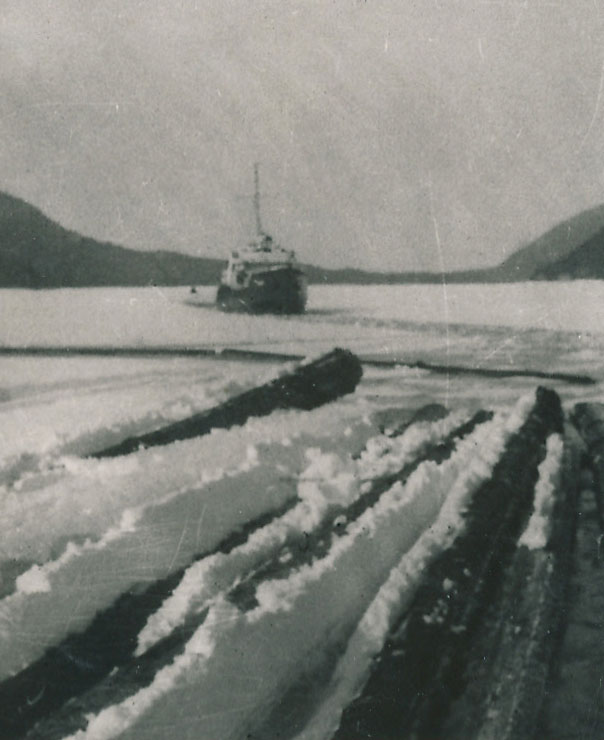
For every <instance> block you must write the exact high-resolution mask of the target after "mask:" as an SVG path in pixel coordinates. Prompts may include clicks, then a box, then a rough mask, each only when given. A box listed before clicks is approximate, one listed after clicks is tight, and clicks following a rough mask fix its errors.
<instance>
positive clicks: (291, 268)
mask: <svg viewBox="0 0 604 740" xmlns="http://www.w3.org/2000/svg"><path fill="white" fill-rule="evenodd" d="M254 213H255V216H256V236H255V238H254V239H252V240H251V241H250V242H249V243H248V244H247V246H245V247H243V248H240V249H235V250H233V251H232V252H231V255H230V257H229V261H228V264H227V266H226V269H225V270H224V272H223V273H222V275H221V277H220V283H219V285H218V290H217V291H216V304H217V305H218V308H220V309H221V310H222V311H239V312H244V313H271V314H299V313H304V310H305V308H306V299H307V281H306V276H305V274H304V271H303V270H302V268H301V267H300V266H299V264H298V262H297V260H296V255H295V252H294V251H293V250H291V249H284V248H283V247H281V246H280V245H278V244H276V243H275V242H274V241H273V238H272V237H271V236H270V234H268V233H267V232H266V231H264V229H263V227H262V222H261V220H260V184H259V175H258V165H255V166H254Z"/></svg>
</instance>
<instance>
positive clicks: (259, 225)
mask: <svg viewBox="0 0 604 740" xmlns="http://www.w3.org/2000/svg"><path fill="white" fill-rule="evenodd" d="M254 213H255V214H256V231H257V232H258V236H264V232H263V231H262V222H261V221H260V176H259V174H258V162H256V163H255V164H254Z"/></svg>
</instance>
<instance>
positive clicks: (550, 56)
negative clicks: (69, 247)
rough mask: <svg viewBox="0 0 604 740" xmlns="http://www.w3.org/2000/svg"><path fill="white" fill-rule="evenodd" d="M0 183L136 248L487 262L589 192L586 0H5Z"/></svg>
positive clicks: (597, 186) (590, 19) (593, 172)
mask: <svg viewBox="0 0 604 740" xmlns="http://www.w3.org/2000/svg"><path fill="white" fill-rule="evenodd" d="M0 31H1V33H0V79H1V82H2V93H1V96H0V189H1V190H5V191H8V192H10V193H12V194H14V195H18V196H20V197H22V198H25V199H26V200H28V201H30V202H31V203H33V204H35V205H37V206H38V207H40V208H41V209H42V210H43V211H44V212H45V213H47V214H48V215H49V216H51V217H53V218H55V219H56V220H58V221H59V222H61V223H62V224H64V225H65V226H68V227H70V228H74V229H76V230H78V231H80V232H82V233H85V234H89V235H92V236H94V237H97V238H100V239H105V240H111V241H115V242H117V243H121V244H124V245H127V246H132V247H137V248H142V249H158V248H166V249H177V250H181V251H185V252H189V253H192V254H197V255H211V256H226V255H227V253H228V251H229V250H230V249H231V248H233V247H235V246H236V245H237V244H238V243H240V242H241V241H246V240H247V238H248V236H250V235H252V234H253V231H254V220H253V212H252V208H251V198H250V196H251V193H252V190H253V170H252V167H253V163H254V162H255V161H258V162H260V165H261V180H262V191H263V203H262V210H263V220H264V222H265V226H266V229H267V230H268V231H270V232H271V233H272V234H273V236H274V237H275V238H277V239H278V240H279V241H280V242H281V243H282V244H284V246H289V247H292V248H295V249H296V250H297V252H298V254H299V257H300V258H301V259H302V260H303V261H306V262H314V263H318V264H323V265H328V266H342V265H352V266H359V267H368V268H376V269H380V268H381V269H395V270H407V269H424V268H428V269H439V268H441V267H442V266H445V267H447V268H456V267H466V266H481V265H489V264H495V263H498V262H499V261H501V259H503V258H504V257H505V256H507V255H508V254H509V253H510V252H512V251H513V250H514V249H516V248H518V247H519V246H521V245H522V244H523V243H525V242H526V241H528V240H530V239H531V238H534V237H536V236H539V235H540V234H541V233H542V232H543V231H544V230H546V229H547V228H549V227H551V226H553V225H554V224H555V223H557V222H559V221H561V220H563V219H565V218H567V217H569V216H571V215H574V214H575V213H577V212H579V211H580V210H583V209H585V208H587V207H589V206H593V205H596V204H600V203H602V202H604V156H603V155H604V125H603V124H604V89H603V86H604V66H603V65H604V3H602V2H600V0H573V1H572V2H568V0H567V2H558V0H549V1H548V2H546V1H545V0H531V1H530V2H520V1H518V2H516V1H514V2H509V1H508V0H500V1H497V0H491V1H488V0H484V1H481V0H442V1H440V2H436V1H432V2H430V0H423V1H422V2H412V1H411V0H320V1H313V0H297V1H294V0H270V1H269V0H237V2H235V1H234V0H197V1H195V0H180V1H178V0H171V1H170V2H169V1H168V0H163V1H161V2H160V0H95V2H94V3H85V2H82V0H52V1H51V0H1V2H0Z"/></svg>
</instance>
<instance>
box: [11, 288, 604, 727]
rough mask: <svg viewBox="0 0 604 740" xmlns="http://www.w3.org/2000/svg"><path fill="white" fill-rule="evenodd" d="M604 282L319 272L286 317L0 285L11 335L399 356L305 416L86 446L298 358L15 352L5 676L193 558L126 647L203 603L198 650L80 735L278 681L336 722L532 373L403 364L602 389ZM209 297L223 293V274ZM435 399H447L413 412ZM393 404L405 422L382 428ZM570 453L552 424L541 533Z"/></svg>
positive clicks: (244, 711)
mask: <svg viewBox="0 0 604 740" xmlns="http://www.w3.org/2000/svg"><path fill="white" fill-rule="evenodd" d="M603 293H604V288H602V285H601V284H600V283H583V284H560V283H557V284H555V285H550V284H547V283H538V284H526V285H524V284H522V285H502V286H487V287H486V288H485V287H483V286H448V287H447V291H446V294H445V293H443V290H442V287H441V286H421V287H418V286H402V287H385V286H379V287H358V286H354V288H352V287H348V286H342V287H329V288H328V287H320V288H311V292H310V304H309V312H308V314H307V315H305V316H301V317H284V318H279V317H269V316H259V317H254V316H232V315H224V314H220V313H217V312H216V311H214V310H213V309H212V308H211V307H210V306H208V305H190V304H188V303H187V300H188V299H189V296H188V295H187V293H186V291H185V290H177V289H169V290H163V289H162V290H159V289H135V290H129V289H91V290H60V291H32V292H29V291H19V290H18V291H0V316H2V319H1V320H0V345H4V346H12V347H15V346H42V345H44V346H60V345H62V346H64V345H67V346H72V347H78V346H88V347H93V346H98V347H111V346H115V347H153V346H155V347H162V348H170V347H172V348H182V347H199V348H216V349H219V348H220V347H236V348H252V349H256V350H261V351H271V352H282V353H292V354H297V355H302V356H307V357H308V356H316V355H317V354H320V353H322V352H323V351H327V350H330V349H332V348H333V347H334V346H344V347H346V348H350V349H352V350H353V351H355V352H357V353H359V354H361V355H363V356H365V357H372V358H385V359H396V360H398V361H400V362H401V363H402V364H401V365H400V366H399V367H393V368H377V367H370V366H367V367H366V368H365V373H364V377H363V380H362V382H361V384H360V385H359V387H358V389H357V391H356V393H354V394H352V395H350V396H346V397H344V398H342V399H340V400H338V401H337V402H334V403H331V404H329V405H328V406H325V407H323V408H320V409H316V410H314V411H311V412H301V411H278V412H275V413H273V414H272V415H271V416H269V417H265V418H258V419H250V420H249V421H248V422H247V423H246V424H245V425H243V426H240V427H234V428H232V429H230V430H216V431H214V432H213V433H212V434H209V435H207V436H205V437H203V438H199V439H193V440H187V441H183V442H177V443H174V444H171V445H167V446H166V447H160V448H153V449H149V450H140V451H138V452H136V453H133V454H131V455H128V456H125V457H122V458H115V459H108V460H94V459H86V458H85V455H86V454H88V453H90V452H93V451H94V450H96V449H99V448H100V447H102V446H104V445H108V444H113V443H115V442H117V441H119V440H120V439H122V438H123V437H126V436H128V435H130V434H134V433H144V432H146V431H150V430H152V429H154V428H157V427H159V426H161V425H162V424H165V423H169V422H171V421H174V420H176V419H179V418H184V417H186V416H188V415H190V414H192V413H196V412H198V411H200V410H203V409H205V408H208V407H209V406H211V405H213V404H215V403H219V402H221V401H222V400H224V399H225V398H227V397H229V396H231V395H233V394H234V393H238V392H240V391H241V390H243V389H245V388H249V387H252V386H253V385H256V384H258V383H262V382H265V381H266V379H267V378H268V377H269V376H274V375H276V374H278V373H279V372H282V371H283V367H282V366H281V365H279V364H278V363H276V362H273V363H269V364H268V366H267V365H259V364H254V363H253V362H251V361H247V362H234V361H225V360H224V359H220V358H191V357H169V356H162V357H147V358H141V357H138V358H134V357H111V356H103V357H94V356H89V357H83V356H77V355H74V356H65V357H44V356H17V355H14V356H3V357H1V358H0V577H1V579H2V580H1V581H0V635H1V636H2V640H1V641H0V680H4V679H7V678H8V677H10V676H12V675H15V674H16V673H18V672H19V671H20V670H22V669H23V668H25V667H26V666H28V665H31V664H32V663H33V662H34V661H36V660H38V659H39V658H40V657H41V656H42V655H43V654H44V652H45V651H46V650H47V649H48V648H50V647H52V646H54V645H57V644H59V643H60V642H61V640H63V639H65V638H66V637H67V636H68V635H70V634H73V633H77V632H81V631H84V630H86V629H88V628H89V627H90V625H91V623H92V622H93V620H94V617H95V615H97V614H98V613H100V612H102V611H103V610H104V609H107V608H108V607H110V606H111V604H113V603H114V602H115V600H116V599H117V598H118V597H119V596H120V595H121V594H123V593H126V592H129V591H131V590H136V589H141V588H143V587H145V586H146V585H148V584H152V583H154V582H155V581H157V580H158V579H161V578H164V577H166V576H168V575H170V574H174V573H177V572H179V571H182V577H181V578H180V580H179V582H178V583H177V584H176V585H175V587H174V589H173V590H172V592H171V593H170V594H169V595H167V597H166V598H165V600H164V601H163V603H162V604H161V605H160V606H159V607H158V608H157V609H156V610H154V611H153V613H151V614H150V615H149V616H148V619H147V620H146V624H145V625H144V626H143V627H142V629H141V630H140V631H139V633H138V635H137V636H136V642H135V645H134V646H133V655H132V659H133V660H134V659H136V656H139V657H143V656H145V655H147V654H148V653H149V651H150V650H151V649H154V648H157V646H158V644H160V642H161V640H162V639H164V638H166V637H168V636H170V635H172V634H174V633H175V631H176V630H178V629H179V628H181V627H182V625H183V624H185V623H186V622H187V620H189V619H190V618H192V617H194V618H195V619H199V620H200V623H199V626H198V627H197V628H196V629H195V631H194V632H193V634H192V635H191V636H190V637H189V639H187V640H186V642H185V643H184V645H183V648H182V651H181V652H180V653H179V654H177V655H176V656H174V657H173V658H172V659H171V660H170V661H169V662H167V663H166V664H165V665H163V666H161V667H160V668H158V670H157V671H156V672H155V674H154V675H153V676H152V677H151V678H150V679H149V682H148V684H147V685H145V686H143V687H140V686H138V687H133V688H132V691H130V692H129V693H128V691H126V692H125V696H123V695H122V696H120V698H119V700H117V699H116V700H115V701H112V699H111V694H110V693H109V694H108V697H107V701H106V703H105V704H104V705H103V706H102V707H101V708H97V709H95V711H92V712H88V713H87V715H88V716H87V719H86V720H85V721H84V722H83V724H82V723H81V724H80V728H81V729H80V730H78V731H73V730H67V729H66V730H65V736H67V735H71V736H73V737H76V738H83V737H86V738H110V737H117V736H120V737H131V738H153V737H157V738H163V737H165V731H166V728H167V727H169V728H170V734H173V735H174V736H178V737H182V738H187V737H188V738H191V739H192V740H198V739H201V738H217V737H221V738H227V737H245V735H246V733H247V732H253V731H257V730H258V729H259V728H265V730H266V728H273V729H274V728H275V727H276V726H277V725H275V724H271V723H274V722H276V721H277V720H275V716H276V715H275V712H277V708H278V707H280V709H279V711H281V710H283V711H285V710H284V709H283V706H282V705H281V702H285V705H284V706H285V708H286V709H287V711H289V712H290V715H291V722H292V724H291V728H290V735H291V736H292V737H293V736H296V737H297V738H299V740H302V738H313V739H314V740H319V739H320V738H329V737H331V734H332V733H333V731H334V729H335V728H336V727H337V723H338V720H339V716H340V714H341V712H342V710H343V708H344V707H345V706H346V705H347V704H348V703H349V702H350V701H352V700H353V699H354V697H355V696H357V695H358V693H359V691H360V690H361V688H362V686H363V683H364V681H365V680H366V677H367V672H368V669H369V666H370V663H371V660H372V659H373V657H374V656H375V655H376V654H377V653H378V652H379V650H380V649H381V646H382V644H383V642H384V639H385V637H386V634H387V632H388V629H389V628H390V626H391V625H392V623H393V622H394V621H395V620H396V619H397V618H398V616H399V615H400V614H401V613H402V612H403V611H404V609H405V606H406V604H408V603H409V600H410V599H411V597H412V594H413V592H414V589H415V587H416V585H417V583H418V581H419V579H420V578H421V573H422V570H423V569H424V568H425V566H426V563H427V562H429V560H430V559H431V558H433V557H434V556H435V555H436V554H437V553H438V552H440V551H442V549H443V548H445V547H447V544H448V543H449V542H450V541H451V538H452V537H453V536H454V535H455V533H456V532H459V531H460V530H461V528H463V517H462V512H463V510H464V506H465V505H466V504H467V501H468V500H469V498H470V497H471V496H472V493H473V491H474V490H475V489H476V487H477V486H478V485H479V484H480V482H481V481H482V480H485V479H486V478H488V476H489V475H490V473H491V470H492V468H493V466H494V465H495V464H496V462H497V460H498V458H499V456H500V454H501V451H502V449H503V447H504V446H505V443H506V440H507V439H508V438H509V437H510V435H511V434H513V433H514V430H516V429H517V428H518V426H519V425H520V424H521V423H522V421H523V420H524V418H525V417H526V414H527V413H528V410H529V408H530V406H531V404H532V402H533V399H534V393H533V391H534V388H535V386H536V385H537V381H535V380H534V379H531V378H530V377H522V378H512V379H509V380H506V381H505V382H502V381H498V380H496V379H492V378H481V377H479V376H476V377H473V376H454V375H450V376H447V375H437V374H433V373H430V372H427V371H425V370H421V371H419V370H414V369H410V368H407V367H405V366H404V361H405V360H406V361H408V362H413V361H416V360H418V359H422V360H425V361H430V362H437V363H447V362H450V363H452V364H460V365H466V366H474V367H476V366H477V367H505V368H507V369H510V368H518V369H525V368H527V367H528V368H531V369H533V370H542V371H546V370H548V371H549V370H558V371H565V372H577V373H589V374H592V375H593V376H594V377H595V379H596V381H597V382H596V384H595V385H594V386H590V387H589V388H581V389H578V388H576V387H573V386H571V385H565V384H564V383H562V382H559V383H554V384H553V385H554V386H555V388H556V390H557V391H558V392H559V393H560V395H561V397H562V399H563V401H565V402H567V403H571V402H573V401H574V400H575V399H577V398H578V397H581V398H583V399H585V398H597V399H601V398H602V385H601V384H602V379H603V377H604V376H603V371H602V367H604V363H603V362H602V360H603V359H604V338H603V335H602V334H601V327H602V326H603V325H604V323H603V322H602V311H603V309H602V306H604V301H603V299H604V295H603ZM197 295H198V297H200V300H201V301H204V300H205V301H206V302H208V301H210V300H211V297H212V296H211V291H210V290H209V289H207V290H206V289H202V290H200V291H198V294H197ZM578 296H580V299H579V297H578ZM445 309H446V310H445ZM446 317H448V321H449V324H448V325H447V326H446V327H445V325H444V320H445V318H446ZM519 398H520V399H522V400H520V401H519V402H518V399H519ZM431 403H439V404H442V405H444V406H445V407H446V410H447V411H448V412H449V413H447V415H446V416H444V418H442V419H439V420H437V421H429V422H428V421H420V422H417V423H413V424H411V426H408V427H407V428H406V429H405V424H408V423H409V422H410V420H411V419H412V418H413V414H414V412H415V411H417V410H418V409H419V408H421V407H422V406H424V405H426V404H431ZM479 408H485V409H492V410H494V411H495V412H496V413H495V416H494V418H493V419H492V420H491V421H486V422H484V423H481V424H479V425H478V426H477V427H476V429H474V430H473V431H472V433H471V434H469V435H468V436H467V437H465V438H463V439H459V440H457V442H456V443H455V444H454V445H453V449H452V452H451V455H450V457H449V458H448V459H446V460H444V461H442V462H435V461H433V460H429V459H428V460H423V461H422V455H424V454H425V453H426V451H427V450H430V449H432V448H434V446H437V445H438V444H439V443H441V442H443V440H445V439H447V438H448V435H450V434H451V433H452V432H453V431H454V430H455V429H456V428H458V427H459V426H460V425H462V424H463V423H464V422H466V421H467V420H468V419H470V418H471V416H472V414H473V413H474V412H475V411H476V410H477V409H479ZM384 411H387V412H388V414H389V417H388V418H390V417H392V418H395V419H398V420H399V426H400V429H399V432H400V433H397V434H393V433H392V432H391V430H384V429H381V428H380V418H382V417H381V416H380V414H381V413H382V412H384ZM561 454H562V441H561V438H560V437H559V436H557V435H553V436H551V437H550V438H549V439H548V442H547V455H546V457H545V459H544V461H543V462H542V463H541V465H540V467H539V480H538V483H537V486H536V489H535V502H534V513H533V515H532V517H531V519H530V522H529V524H528V526H527V528H526V530H525V532H524V535H523V538H522V543H523V544H525V545H526V546H527V547H529V548H535V547H543V546H544V544H545V542H546V540H547V533H548V522H549V514H550V508H551V494H552V491H553V490H554V488H555V486H556V481H557V475H558V469H559V465H560V459H561ZM415 462H417V465H416V467H415V468H414V469H413V470H412V472H411V473H410V475H409V476H408V478H407V479H406V480H404V481H402V482H401V481H399V482H393V483H392V484H391V485H389V486H387V487H386V489H385V490H384V491H383V492H382V493H381V494H380V495H379V497H377V498H376V500H372V501H371V502H370V503H369V504H367V506H365V508H363V505H362V502H363V500H364V499H363V497H364V496H366V495H367V493H368V491H370V489H371V486H372V484H373V482H374V481H375V480H376V479H378V478H381V477H387V476H388V475H392V474H394V473H396V472H397V471H399V470H401V468H403V467H404V466H405V465H411V464H415ZM355 506H358V507H360V508H359V509H358V510H355V511H356V513H355V514H354V515H352V514H350V513H349V512H351V511H353V509H354V507H355ZM262 517H264V519H262V521H261V520H260V518H262ZM256 521H258V522H259V523H258V525H257V526H256V525H252V523H253V522H256ZM246 527H249V531H248V530H247V529H246ZM237 533H239V535H240V540H239V541H238V543H237V544H235V545H234V546H232V547H225V546H224V545H223V543H224V542H225V541H228V538H229V537H232V536H233V535H234V534H237ZM309 543H310V544H309ZM204 615H205V616H204ZM277 714H278V712H277ZM277 724H278V723H277Z"/></svg>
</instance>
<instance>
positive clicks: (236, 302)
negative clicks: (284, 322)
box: [216, 266, 307, 314]
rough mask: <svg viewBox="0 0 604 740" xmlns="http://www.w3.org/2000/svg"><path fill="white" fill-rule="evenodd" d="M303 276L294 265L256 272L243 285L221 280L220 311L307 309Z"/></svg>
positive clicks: (275, 312)
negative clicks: (235, 285) (227, 283)
mask: <svg viewBox="0 0 604 740" xmlns="http://www.w3.org/2000/svg"><path fill="white" fill-rule="evenodd" d="M306 294H307V288H306V278H305V276H304V274H303V273H302V271H301V270H298V269H296V268H295V267H289V266H288V267H284V268H282V269H279V270H275V269H271V270H267V271H258V272H255V273H254V274H252V275H251V276H250V279H249V282H248V284H247V285H246V286H244V287H241V288H232V287H230V286H229V285H225V284H224V283H221V284H220V285H219V286H218V292H217V294H216V303H217V305H218V308H220V309H221V310H222V311H236V312H240V313H274V314H299V313H304V310H305V308H306Z"/></svg>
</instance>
